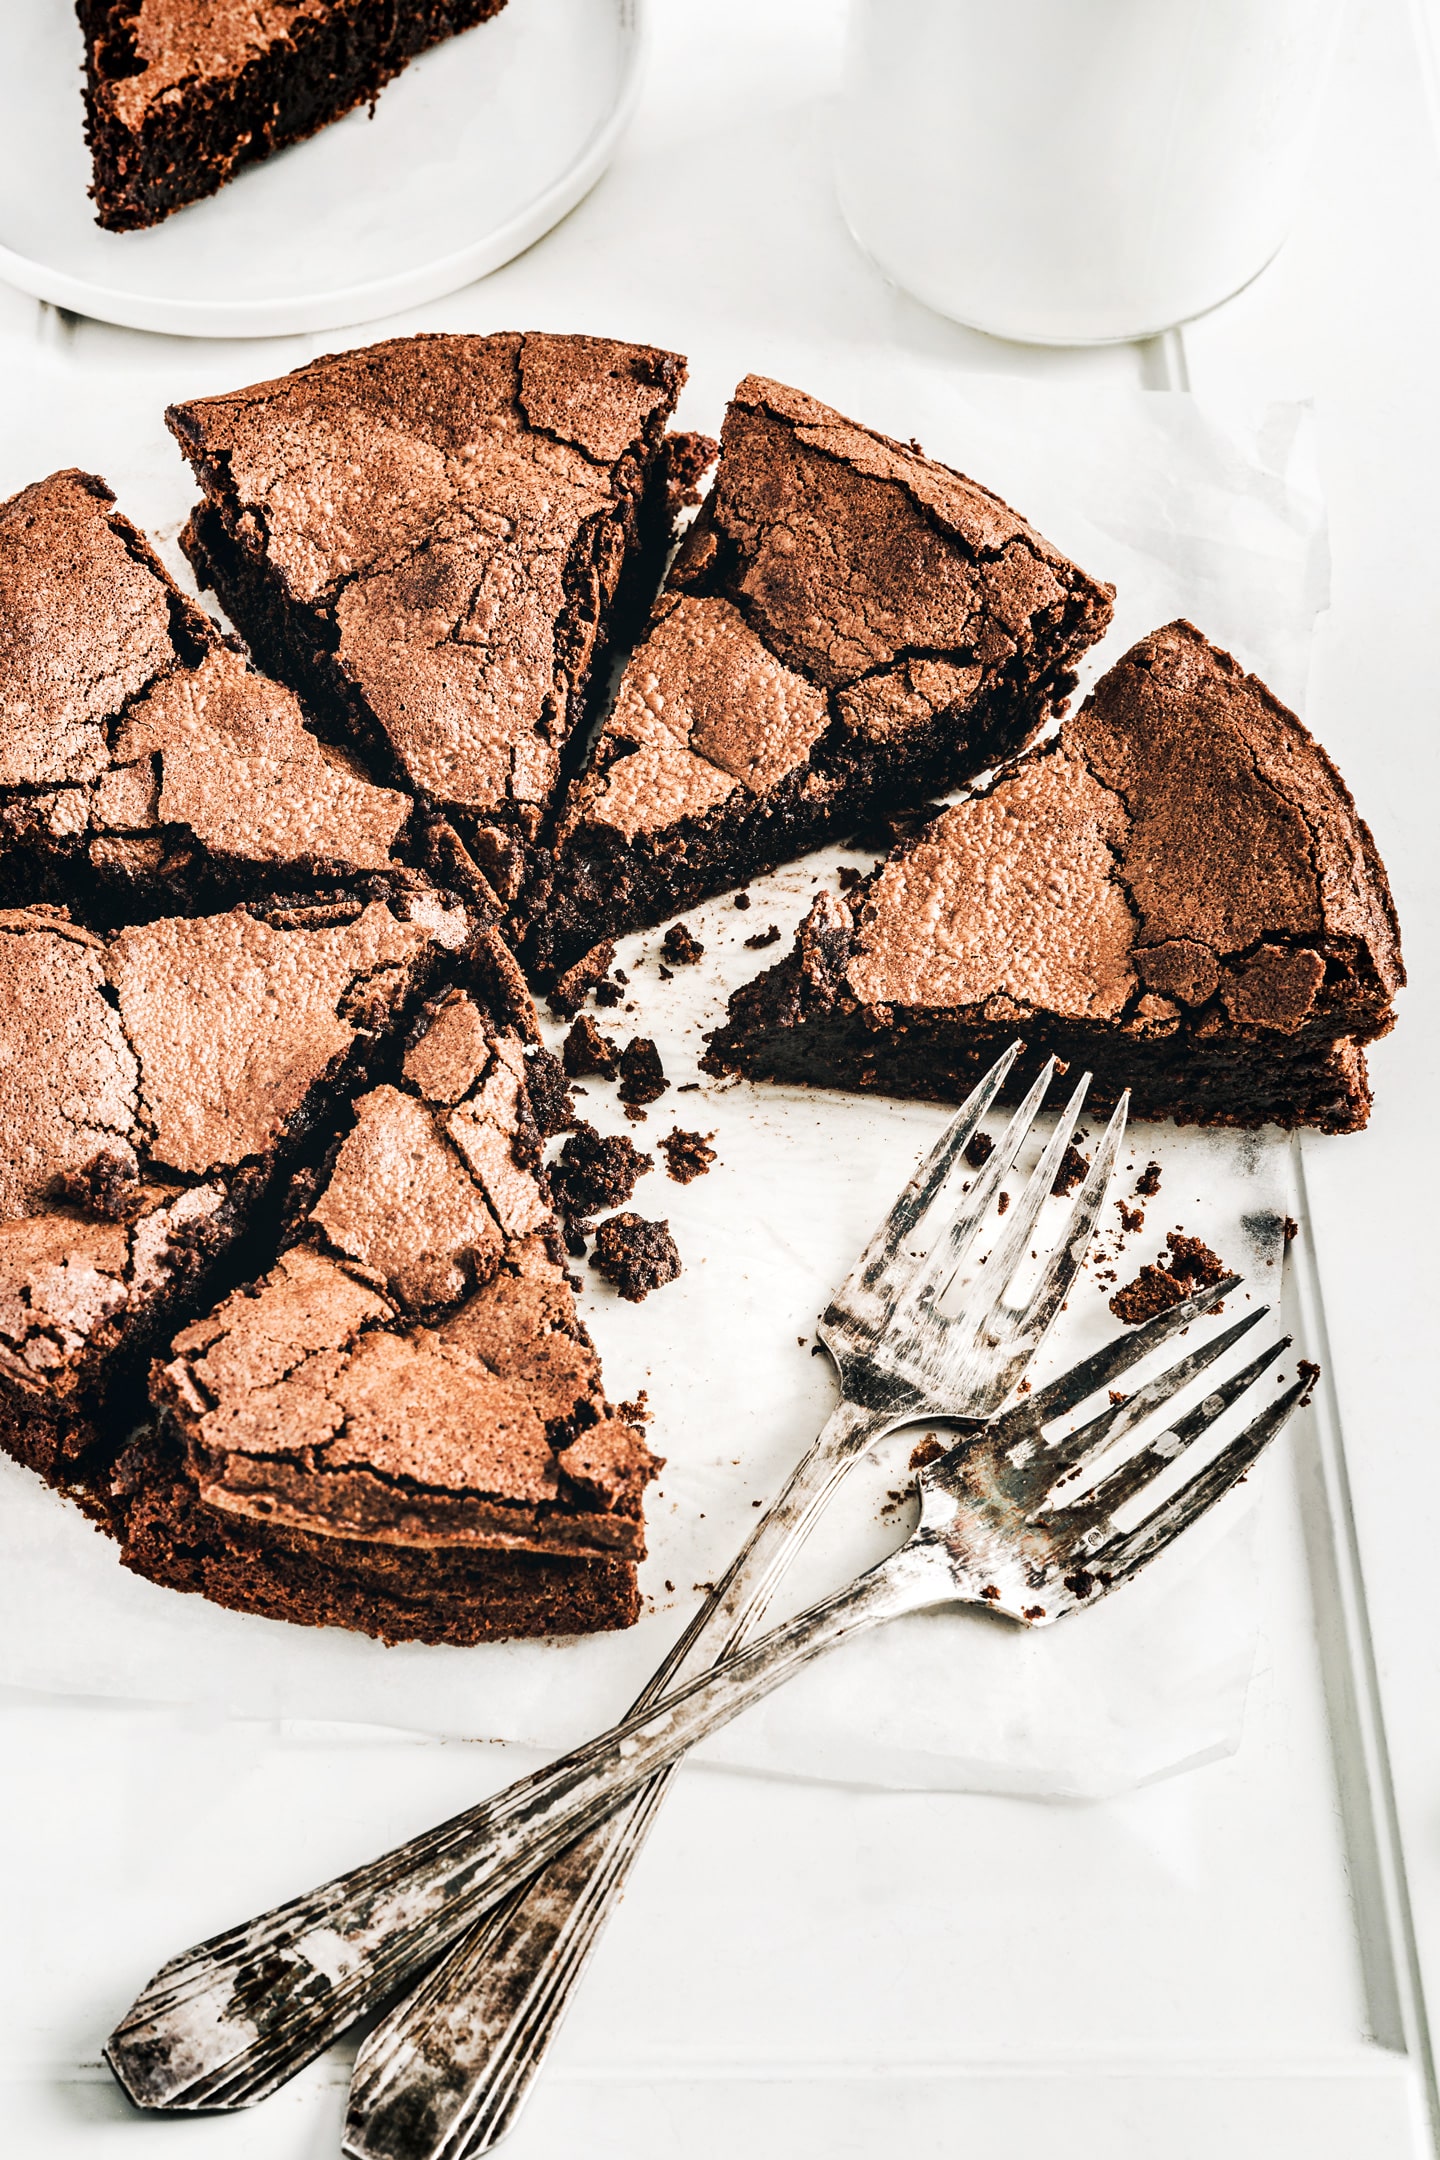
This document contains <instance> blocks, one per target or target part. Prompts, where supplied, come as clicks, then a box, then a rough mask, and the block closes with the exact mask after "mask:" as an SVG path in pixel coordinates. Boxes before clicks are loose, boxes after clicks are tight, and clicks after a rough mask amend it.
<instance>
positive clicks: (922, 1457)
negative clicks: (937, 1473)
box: [910, 1432, 945, 1470]
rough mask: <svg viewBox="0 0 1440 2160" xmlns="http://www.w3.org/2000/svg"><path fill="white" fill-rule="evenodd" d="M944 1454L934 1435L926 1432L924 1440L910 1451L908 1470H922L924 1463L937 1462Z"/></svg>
mask: <svg viewBox="0 0 1440 2160" xmlns="http://www.w3.org/2000/svg"><path fill="white" fill-rule="evenodd" d="M944 1453H945V1450H944V1448H943V1447H942V1446H941V1445H940V1442H939V1441H938V1440H937V1439H936V1437H935V1435H934V1433H933V1432H927V1433H926V1435H925V1437H924V1439H923V1440H921V1441H919V1442H918V1443H917V1444H916V1445H915V1446H914V1447H913V1448H911V1450H910V1468H911V1469H912V1470H923V1469H924V1468H925V1465H926V1463H932V1462H939V1460H940V1457H941V1456H942V1455H943V1454H944Z"/></svg>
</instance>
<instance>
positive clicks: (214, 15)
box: [76, 0, 504, 232]
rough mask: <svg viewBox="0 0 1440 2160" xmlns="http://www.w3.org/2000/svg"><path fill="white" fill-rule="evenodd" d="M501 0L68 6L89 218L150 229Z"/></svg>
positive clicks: (186, 0) (210, 0)
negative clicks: (79, 49) (86, 147)
mask: <svg viewBox="0 0 1440 2160" xmlns="http://www.w3.org/2000/svg"><path fill="white" fill-rule="evenodd" d="M503 5H504V0H76V12H77V14H78V15H79V17H80V26H81V29H82V30H83V31H84V34H85V78H86V85H85V106H86V114H87V126H86V139H87V140H88V142H89V144H90V150H91V155H92V158H93V160H94V167H95V178H94V184H93V186H92V187H91V190H90V193H91V195H92V197H93V199H94V202H95V206H96V213H95V214H96V220H97V222H98V223H99V224H101V225H104V226H107V227H108V228H109V229H110V231H112V232H131V231H134V230H135V229H136V228H137V227H139V226H144V225H157V224H158V223H159V222H160V220H161V219H162V218H165V217H168V216H169V215H170V213H171V211H172V210H178V209H179V208H180V207H181V205H182V204H184V203H189V202H194V201H195V200H196V199H197V198H198V197H199V196H202V195H213V194H214V192H215V190H216V189H217V188H218V187H221V186H223V185H224V183H225V182H226V181H227V180H228V179H230V177H231V175H232V174H233V173H235V172H237V171H238V170H239V169H240V168H241V167H242V166H244V165H253V164H255V163H256V162H257V161H258V160H259V159H261V158H267V157H269V155H270V153H271V151H272V150H279V149H282V148H283V147H284V145H285V144H286V143H292V142H298V141H299V140H300V139H301V137H302V136H305V135H313V134H314V133H315V131H316V129H317V128H321V127H324V126H325V124H326V122H327V121H329V120H338V119H339V117H340V115H341V114H342V113H347V112H349V111H350V109H351V108H352V106H355V105H361V104H365V103H367V102H368V103H372V104H373V102H374V100H375V99H376V98H377V97H378V96H379V94H380V91H381V90H382V89H383V88H384V86H385V84H386V83H387V82H389V81H390V80H391V78H392V77H393V76H395V75H398V74H399V72H400V70H401V69H402V68H403V67H404V66H405V65H406V63H407V61H410V60H413V59H414V58H415V55H416V54H417V53H421V52H424V51H425V49H426V47H427V46H430V45H436V44H438V43H439V42H440V40H441V39H442V38H447V37H452V36H453V35H454V34H455V32H456V31H458V30H468V29H469V28H470V27H471V25H472V24H474V23H479V22H484V21H485V20H486V19H487V18H488V17H489V16H491V15H496V14H498V13H499V11H500V9H501V7H503Z"/></svg>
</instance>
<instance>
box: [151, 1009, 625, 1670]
mask: <svg viewBox="0 0 1440 2160" xmlns="http://www.w3.org/2000/svg"><path fill="white" fill-rule="evenodd" d="M499 992H500V994H499V995H498V996H497V994H496V987H495V984H494V983H493V982H492V984H491V985H490V986H489V987H488V991H482V989H481V988H480V987H479V986H478V985H477V984H476V982H475V981H474V980H473V979H472V980H471V982H470V983H469V984H467V986H466V987H465V988H463V989H462V988H452V989H451V990H449V991H448V992H447V993H445V994H444V995H443V996H442V997H441V998H440V999H439V1000H438V1001H437V1002H436V1003H435V1004H434V1006H433V1007H432V1009H431V1011H430V1012H429V1013H428V1014H427V1015H426V1017H425V1021H424V1024H423V1026H422V1029H421V1031H420V1032H419V1033H418V1035H417V1038H416V1040H415V1041H414V1042H413V1043H412V1045H411V1047H410V1049H409V1051H408V1053H407V1054H406V1056H405V1059H404V1063H403V1066H402V1067H401V1069H400V1070H399V1071H397V1072H396V1073H395V1074H394V1076H393V1077H392V1078H391V1079H388V1080H386V1081H385V1082H384V1083H382V1084H381V1085H380V1086H378V1087H376V1088H374V1089H372V1090H371V1091H370V1092H369V1093H367V1094H365V1095H363V1096H362V1097H361V1098H360V1099H359V1101H358V1102H357V1103H356V1104H355V1108H354V1114H353V1120H352V1121H351V1122H350V1124H349V1126H348V1129H347V1130H346V1131H345V1132H344V1135H343V1137H342V1138H341V1139H340V1141H339V1144H338V1147H337V1148H336V1149H334V1150H333V1151H332V1154H331V1157H330V1159H329V1161H328V1162H327V1165H326V1166H325V1168H324V1170H323V1171H322V1173H321V1175H320V1176H319V1177H318V1179H302V1180H301V1181H300V1182H299V1184H298V1186H297V1189H296V1194H295V1197H294V1202H293V1205H292V1211H291V1212H292V1226H293V1227H292V1236H293V1242H292V1243H291V1244H290V1245H289V1248H288V1249H287V1250H285V1251H284V1252H283V1253H282V1254H281V1256H280V1258H279V1259H278V1261H277V1262H276V1264H275V1265H274V1266H273V1267H271V1268H270V1269H269V1271H268V1272H267V1273H265V1274H264V1275H263V1276H262V1277H261V1278H260V1279H259V1280H258V1281H255V1282H253V1283H250V1284H248V1285H247V1286H246V1287H245V1288H244V1289H243V1290H241V1291H239V1292H237V1293H235V1294H234V1295H232V1296H231V1297H229V1298H227V1299H226V1300H225V1301H224V1302H223V1303H221V1304H219V1305H218V1306H217V1307H216V1308H215V1310H214V1311H212V1312H211V1313H209V1314H208V1315H207V1316H206V1317H205V1318H204V1319H202V1320H199V1321H197V1322H195V1323H194V1324H192V1325H191V1326H189V1327H188V1328H186V1329H184V1330H183V1331H182V1332H181V1333H180V1334H179V1335H178V1336H177V1337H176V1339H175V1342H174V1344H173V1346H172V1348H171V1350H170V1352H169V1353H168V1354H167V1356H166V1357H165V1359H164V1360H163V1361H162V1362H160V1363H158V1364H157V1365H156V1368H155V1375H154V1381H153V1394H154V1397H155V1400H156V1402H157V1404H159V1405H160V1406H161V1408H162V1410H163V1412H164V1425H163V1444H162V1446H161V1448H160V1449H159V1451H158V1452H157V1451H156V1450H155V1449H154V1448H153V1447H152V1445H151V1444H150V1443H148V1442H147V1443H146V1445H145V1447H144V1448H142V1449H137V1450H136V1451H135V1452H134V1454H133V1455H132V1457H131V1458H130V1459H129V1460H128V1461H127V1464H126V1465H125V1466H123V1468H122V1478H123V1479H124V1481H125V1482H126V1483H127V1484H128V1485H129V1486H130V1488H131V1491H130V1498H129V1502H128V1510H127V1517H126V1525H125V1555H126V1559H127V1562H128V1564H129V1565H130V1566H132V1567H134V1568H137V1569H138V1570H139V1571H140V1572H141V1573H143V1574H146V1575H149V1576H152V1577H153V1578H154V1579H155V1580H157V1581H160V1582H167V1583H172V1584H174V1585H176V1586H177V1587H179V1588H182V1589H195V1590H200V1591H202V1592H203V1593H204V1594H205V1595H206V1596H208V1597H211V1598H214V1599H216V1600H217V1601H218V1602H220V1603H221V1604H225V1605H231V1606H235V1607H238V1608H239V1609H241V1610H244V1611H250V1612H263V1613H268V1614H271V1615H272V1616H274V1617H277V1618H280V1619H287V1620H298V1621H308V1622H311V1623H331V1624H335V1625H340V1626H344V1627H351V1628H360V1629H364V1630H365V1631H366V1632H368V1633H370V1634H373V1635H379V1636H382V1637H384V1638H386V1639H387V1640H390V1641H397V1640H405V1639H417V1638H418V1639H419V1640H422V1641H426V1642H462V1643H470V1642H478V1641H481V1640H483V1639H485V1638H488V1637H494V1636H506V1635H539V1634H547V1635H548V1634H557V1633H560V1634H571V1633H577V1632H581V1631H587V1630H591V1629H595V1628H608V1627H622V1626H627V1625H629V1623H630V1622H631V1621H633V1620H634V1619H635V1618H636V1616H637V1613H638V1610H639V1603H638V1595H637V1591H636V1585H635V1562H636V1560H637V1559H638V1558H639V1557H640V1556H641V1555H642V1554H643V1552H644V1525H643V1520H642V1514H641V1503H642V1498H643V1494H644V1490H645V1486H646V1485H647V1483H648V1482H649V1480H650V1479H651V1478H652V1477H653V1476H654V1474H655V1472H656V1470H657V1469H658V1468H659V1464H658V1462H657V1461H656V1459H655V1457H654V1456H652V1455H651V1454H650V1452H649V1450H648V1448H647V1447H646V1445H645V1442H644V1440H643V1438H642V1436H641V1434H640V1433H639V1432H638V1431H637V1430H636V1428H635V1426H634V1424H633V1423H632V1422H630V1421H629V1420H628V1419H627V1418H626V1417H625V1416H624V1415H622V1414H619V1413H617V1412H615V1411H614V1410H612V1409H611V1407H610V1405H609V1404H608V1403H607V1402H606V1400H605V1395H604V1391H603V1389H602V1386H601V1380H600V1370H599V1365H598V1362H597V1360H596V1357H595V1353H594V1350H593V1349H592V1347H591V1344H590V1341H589V1338H588V1336H587V1335H586V1333H585V1330H584V1328H583V1327H582V1325H581V1324H580V1321H579V1319H578V1318H577V1316H576V1312H575V1306H574V1299H573V1296H572V1294H571V1287H570V1282H569V1279H568V1278H567V1276H566V1273H565V1268H564V1263H563V1260H562V1258H561V1253H560V1247H559V1242H558V1238H557V1233H556V1225H555V1222H554V1219H553V1217H552V1215H551V1212H550V1205H549V1200H548V1196H547V1193H546V1190H545V1183H544V1177H543V1173H542V1171H541V1169H540V1145H541V1138H542V1135H541V1132H540V1130H539V1127H538V1125H537V1121H536V1118H535V1114H534V1110H533V1107H532V1100H531V1095H530V1091H529V1088H528V1086H527V1081H528V1079H529V1077H530V1075H531V1073H532V1071H533V1069H534V1065H533V1060H534V1058H535V1056H536V1047H535V1045H534V1044H533V1043H527V1040H526V1037H527V1035H528V1034H531V1033H532V1032H533V1015H530V1014H529V1008H528V1000H527V999H526V998H525V996H524V992H523V986H522V987H519V988H518V989H516V987H515V986H514V985H510V986H507V985H506V983H505V981H504V979H503V977H502V978H501V980H500V984H499ZM538 1055H539V1058H540V1060H541V1062H542V1064H543V1063H544V1053H543V1052H540V1053H538Z"/></svg>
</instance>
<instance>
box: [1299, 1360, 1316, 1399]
mask: <svg viewBox="0 0 1440 2160" xmlns="http://www.w3.org/2000/svg"><path fill="white" fill-rule="evenodd" d="M1295 1370H1296V1372H1297V1373H1298V1374H1299V1376H1300V1378H1301V1379H1302V1380H1303V1381H1304V1383H1305V1392H1304V1394H1303V1395H1302V1396H1301V1397H1300V1401H1299V1404H1298V1406H1297V1407H1298V1408H1299V1409H1301V1410H1303V1409H1304V1408H1305V1405H1306V1403H1308V1402H1309V1400H1310V1398H1311V1396H1312V1395H1313V1394H1314V1393H1315V1383H1316V1381H1317V1380H1318V1379H1319V1378H1320V1367H1319V1366H1318V1365H1317V1364H1316V1363H1315V1360H1314V1359H1313V1358H1308V1357H1302V1358H1297V1359H1296V1360H1295Z"/></svg>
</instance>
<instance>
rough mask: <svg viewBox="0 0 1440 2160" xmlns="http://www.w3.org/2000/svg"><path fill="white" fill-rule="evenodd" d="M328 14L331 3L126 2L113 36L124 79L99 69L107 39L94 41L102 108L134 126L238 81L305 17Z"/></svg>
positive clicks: (247, 0) (243, 0)
mask: <svg viewBox="0 0 1440 2160" xmlns="http://www.w3.org/2000/svg"><path fill="white" fill-rule="evenodd" d="M333 12H334V0H138V5H137V4H136V0H130V4H129V6H128V7H125V8H122V9H121V10H120V11H119V17H120V19H119V23H118V25H117V31H118V35H117V34H115V33H112V37H113V39H114V42H115V43H116V44H117V45H119V44H120V43H121V42H122V40H123V46H124V57H125V59H126V60H127V61H128V63H129V69H128V71H127V72H126V73H125V74H122V75H120V76H119V77H118V78H117V77H115V76H114V75H113V73H112V71H111V70H109V69H107V68H106V67H105V64H104V63H105V61H106V59H107V58H109V57H110V55H109V52H108V47H109V46H110V44H111V42H112V38H104V39H101V40H98V41H97V44H98V47H99V50H98V51H97V60H98V62H99V63H100V72H101V75H102V78H108V79H105V80H104V93H103V94H104V97H105V101H106V103H107V104H108V105H109V107H110V109H111V110H112V112H113V113H114V114H115V116H116V118H117V119H118V120H120V121H121V122H122V123H123V125H124V126H126V127H129V128H136V127H139V126H140V124H141V122H142V121H143V120H144V119H145V116H146V114H147V113H148V112H149V111H150V109H151V107H152V106H154V105H157V104H161V103H163V102H164V101H165V100H166V99H167V98H172V97H174V96H175V95H176V94H177V92H180V91H182V90H187V89H189V88H191V87H192V86H193V85H194V84H195V83H197V82H216V83H220V82H224V81H226V80H227V79H228V78H229V77H231V76H233V75H238V74H239V72H240V70H241V69H242V68H244V67H246V66H248V65H249V63H250V62H251V61H252V60H254V59H255V58H256V56H257V55H258V54H260V53H263V52H264V51H265V50H266V49H267V47H269V46H271V45H274V44H275V43H277V42H278V41H279V40H281V39H284V38H288V37H289V36H290V35H291V33H292V31H293V30H294V28H295V26H296V24H297V23H298V22H300V21H302V20H303V19H304V18H306V17H307V16H308V17H310V18H312V19H313V18H316V17H321V18H323V17H325V16H327V15H330V14H332V13H333Z"/></svg>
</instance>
